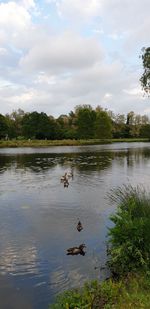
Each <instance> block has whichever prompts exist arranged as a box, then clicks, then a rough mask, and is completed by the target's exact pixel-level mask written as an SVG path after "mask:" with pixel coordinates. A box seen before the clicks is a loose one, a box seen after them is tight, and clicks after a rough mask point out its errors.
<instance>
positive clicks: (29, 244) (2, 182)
mask: <svg viewBox="0 0 150 309" xmlns="http://www.w3.org/2000/svg"><path fill="white" fill-rule="evenodd" d="M71 168H73V173H74V177H73V178H71V179H69V183H70V184H69V187H68V188H67V189H65V188H64V186H63V185H62V183H61V182H60V177H61V176H62V175H64V173H65V171H69V170H70V169H71ZM149 169H150V144H149V143H147V144H137V143H134V144H113V145H104V146H102V145H100V146H85V147H51V148H46V149H41V148H40V149H33V148H26V149H21V148H20V149H1V150H0V235H1V241H0V252H1V254H0V308H14V309H20V308H26V309H28V308H29V309H30V308H36V309H41V308H42V309H44V308H47V307H48V303H50V302H52V301H53V299H54V296H55V295H56V294H57V293H58V292H60V291H63V290H65V289H67V288H70V287H73V286H79V285H82V284H83V282H84V281H86V280H88V279H92V278H98V279H100V280H103V279H104V278H106V277H107V276H108V270H106V269H103V270H102V269H101V266H104V265H105V261H106V244H105V241H106V234H107V228H108V226H110V224H111V223H110V221H109V219H108V217H109V214H110V213H111V212H113V211H114V209H115V205H110V204H109V201H108V199H107V193H108V192H109V190H110V189H111V188H112V187H116V186H118V185H121V184H123V183H129V182H130V183H131V184H133V185H136V184H138V183H141V184H144V185H145V187H148V185H149V182H150V173H149ZM78 218H80V220H81V222H82V224H83V226H84V229H83V230H82V232H81V233H78V231H77V229H76V225H77V222H78ZM81 243H85V244H86V247H87V248H86V255H85V256H81V255H79V256H67V255H66V249H67V248H69V247H73V246H78V245H80V244H81ZM8 295H9V297H8Z"/></svg>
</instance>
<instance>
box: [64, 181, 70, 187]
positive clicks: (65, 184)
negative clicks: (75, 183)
mask: <svg viewBox="0 0 150 309" xmlns="http://www.w3.org/2000/svg"><path fill="white" fill-rule="evenodd" d="M68 186H69V181H68V179H65V180H64V188H68Z"/></svg>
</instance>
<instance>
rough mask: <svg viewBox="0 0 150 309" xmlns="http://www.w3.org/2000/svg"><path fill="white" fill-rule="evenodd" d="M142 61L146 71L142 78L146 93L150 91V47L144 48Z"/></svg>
mask: <svg viewBox="0 0 150 309" xmlns="http://www.w3.org/2000/svg"><path fill="white" fill-rule="evenodd" d="M142 52H143V54H142V61H143V68H144V72H143V74H142V77H141V78H140V81H141V85H142V88H143V89H144V91H145V92H146V93H148V94H149V93H150V47H147V48H145V47H144V48H143V49H142Z"/></svg>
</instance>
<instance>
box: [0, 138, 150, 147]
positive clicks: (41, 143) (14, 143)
mask: <svg viewBox="0 0 150 309" xmlns="http://www.w3.org/2000/svg"><path fill="white" fill-rule="evenodd" d="M148 141H150V139H148V138H119V139H116V138H115V139H87V140H85V139H83V140H69V139H66V140H17V139H16V140H7V141H6V140H0V148H7V147H12V148H13V147H14V148H15V147H49V146H81V145H101V144H111V143H117V142H119V143H120V142H148Z"/></svg>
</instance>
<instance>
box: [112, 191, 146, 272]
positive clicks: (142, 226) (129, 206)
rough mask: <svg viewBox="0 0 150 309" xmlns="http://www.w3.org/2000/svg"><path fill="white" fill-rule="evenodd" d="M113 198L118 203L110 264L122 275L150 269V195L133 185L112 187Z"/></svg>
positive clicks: (113, 219) (113, 270)
mask: <svg viewBox="0 0 150 309" xmlns="http://www.w3.org/2000/svg"><path fill="white" fill-rule="evenodd" d="M110 199H111V201H114V202H116V203H117V204H118V208H117V211H116V213H115V214H113V215H112V216H111V220H112V221H113V223H114V226H113V227H112V228H110V230H109V244H110V248H109V262H108V263H109V267H110V269H111V270H112V272H113V273H115V274H117V275H119V276H121V275H124V274H127V273H128V272H135V271H139V270H140V271H141V270H143V271H144V270H145V271H147V270H150V194H149V193H147V192H146V191H145V190H144V188H142V187H140V186H137V187H135V188H134V187H132V186H131V185H128V186H125V185H124V186H123V187H119V188H118V189H116V190H112V191H111V194H110Z"/></svg>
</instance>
